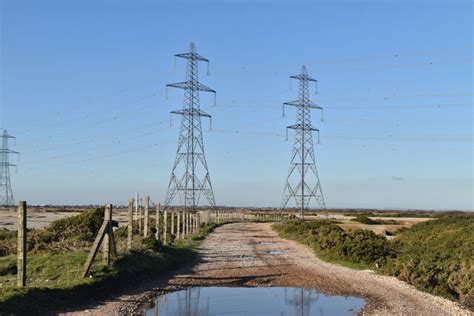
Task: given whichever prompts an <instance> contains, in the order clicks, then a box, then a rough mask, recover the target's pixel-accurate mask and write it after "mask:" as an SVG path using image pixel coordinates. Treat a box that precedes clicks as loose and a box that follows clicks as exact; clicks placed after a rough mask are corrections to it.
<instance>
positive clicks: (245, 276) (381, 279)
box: [78, 223, 472, 315]
mask: <svg viewBox="0 0 474 316" xmlns="http://www.w3.org/2000/svg"><path fill="white" fill-rule="evenodd" d="M271 251H281V252H283V253H279V254H277V255H275V254H271V253H270V252H271ZM192 286H250V287H266V286H279V287H304V288H311V289H315V290H317V291H320V292H322V293H324V294H331V295H348V296H358V297H363V298H364V299H365V300H366V305H365V306H364V314H377V315H402V314H403V315H472V313H471V312H469V311H468V310H466V309H462V308H461V307H459V306H458V304H456V303H454V302H452V301H449V300H447V299H444V298H441V297H437V296H434V295H431V294H429V293H425V292H421V291H419V290H417V289H415V288H414V287H413V286H410V285H408V284H406V283H404V282H402V281H399V280H397V279H396V278H394V277H388V276H381V275H377V274H374V273H373V272H371V271H368V270H365V271H361V270H353V269H349V268H346V267H342V266H339V265H335V264H331V263H327V262H324V261H321V260H320V259H318V258H317V257H316V256H315V255H314V254H313V251H312V250H311V249H310V248H309V247H306V246H304V245H301V244H299V243H297V242H295V241H291V240H285V239H282V238H280V237H278V235H277V233H276V232H274V231H273V230H272V228H271V224H270V223H233V224H227V225H224V226H221V227H218V228H217V229H216V230H215V231H214V232H213V233H212V234H211V235H209V236H208V237H207V238H206V239H205V240H204V242H203V243H202V245H201V247H200V249H199V259H198V261H197V262H195V263H193V265H192V266H190V267H187V268H185V269H182V270H180V271H177V273H175V274H174V275H173V276H171V277H163V278H162V279H156V280H150V281H149V282H148V284H147V285H146V286H144V287H143V292H141V293H139V294H133V295H123V296H121V297H119V298H116V299H114V300H112V301H109V302H107V303H104V304H103V305H101V306H97V307H95V308H89V309H88V312H89V313H90V314H97V315H99V314H123V313H130V312H134V311H138V310H140V309H141V308H143V305H144V304H145V303H146V301H147V299H148V300H150V298H152V297H153V295H154V293H156V291H157V290H160V289H165V290H177V289H181V288H187V287H192ZM135 293H137V292H135ZM83 312H84V311H79V312H78V313H80V314H82V313H83Z"/></svg>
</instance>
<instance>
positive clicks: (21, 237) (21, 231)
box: [17, 201, 27, 287]
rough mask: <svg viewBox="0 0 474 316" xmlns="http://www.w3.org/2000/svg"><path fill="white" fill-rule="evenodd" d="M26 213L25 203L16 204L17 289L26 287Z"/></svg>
mask: <svg viewBox="0 0 474 316" xmlns="http://www.w3.org/2000/svg"><path fill="white" fill-rule="evenodd" d="M26 211H27V206H26V202H25V201H20V202H18V251H17V256H18V263H17V285H18V286H19V287H24V286H26Z"/></svg>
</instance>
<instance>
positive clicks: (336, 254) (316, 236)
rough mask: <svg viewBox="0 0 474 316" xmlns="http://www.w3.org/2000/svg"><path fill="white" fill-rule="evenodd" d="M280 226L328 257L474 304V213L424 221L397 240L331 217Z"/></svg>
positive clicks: (287, 234)
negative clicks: (345, 226) (350, 227)
mask: <svg viewBox="0 0 474 316" xmlns="http://www.w3.org/2000/svg"><path fill="white" fill-rule="evenodd" d="M274 228H275V229H276V230H277V231H278V232H279V234H280V235H281V236H283V237H287V238H291V239H295V240H298V241H300V242H303V243H305V244H307V245H309V246H311V247H312V248H313V249H314V250H315V252H316V253H317V254H318V255H320V256H321V257H322V258H324V259H328V260H330V261H331V260H333V261H341V260H342V261H343V262H348V263H358V264H364V265H366V266H369V267H371V268H375V269H377V271H379V272H381V273H384V274H388V275H393V276H396V277H398V278H399V279H401V280H403V281H406V282H407V283H410V284H413V285H415V286H416V287H418V288H419V289H423V290H425V291H428V292H430V293H433V294H436V295H440V296H444V297H447V298H450V299H454V300H459V301H460V302H461V303H463V304H464V305H466V306H468V307H470V308H474V215H465V214H462V215H453V216H441V217H440V218H439V219H435V220H432V221H427V222H424V223H419V224H416V225H414V226H412V227H411V228H408V229H403V230H401V231H399V232H398V233H397V238H396V239H395V240H393V241H389V240H386V239H385V238H384V237H382V236H379V235H376V234H375V233H373V232H372V231H369V230H360V229H359V230H354V231H348V232H346V231H344V230H343V229H342V228H340V227H339V226H337V225H336V224H335V223H334V222H331V221H312V222H302V221H288V222H283V223H280V224H276V225H274Z"/></svg>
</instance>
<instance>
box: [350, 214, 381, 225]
mask: <svg viewBox="0 0 474 316" xmlns="http://www.w3.org/2000/svg"><path fill="white" fill-rule="evenodd" d="M351 221H353V222H359V223H361V224H367V225H375V224H379V221H374V220H372V219H370V218H368V217H367V216H364V215H358V216H357V217H355V218H353V219H351Z"/></svg>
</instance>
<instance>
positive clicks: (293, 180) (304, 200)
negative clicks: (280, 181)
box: [282, 66, 326, 216]
mask: <svg viewBox="0 0 474 316" xmlns="http://www.w3.org/2000/svg"><path fill="white" fill-rule="evenodd" d="M290 78H291V79H296V80H298V81H299V88H298V89H299V91H298V93H299V97H298V100H296V101H291V102H285V103H283V113H284V111H285V105H290V106H294V107H296V108H297V116H296V124H295V125H290V126H288V127H287V129H286V131H287V138H288V129H294V130H295V140H294V143H293V150H292V152H291V160H290V170H289V172H288V177H287V178H286V183H285V188H284V190H283V199H282V207H283V208H285V207H286V206H287V204H288V202H289V201H290V199H291V198H292V197H293V198H294V199H295V202H296V205H297V207H298V208H299V209H300V210H301V215H302V216H303V212H304V210H305V209H306V208H307V207H308V205H309V202H310V201H311V198H314V199H315V200H316V202H317V203H318V205H319V207H320V208H322V209H325V208H326V204H325V203H324V197H323V192H322V190H321V182H320V180H319V176H318V171H317V169H316V159H315V156H314V147H313V131H317V132H318V143H319V130H318V129H317V128H315V127H313V126H312V125H311V109H319V110H321V117H322V110H323V108H322V107H320V106H319V105H317V104H315V103H313V102H311V100H310V98H309V82H317V80H316V79H313V78H311V77H310V76H309V75H308V73H307V71H306V67H305V66H302V67H301V73H300V74H299V75H296V76H290Z"/></svg>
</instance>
